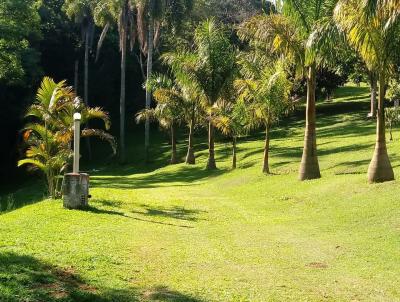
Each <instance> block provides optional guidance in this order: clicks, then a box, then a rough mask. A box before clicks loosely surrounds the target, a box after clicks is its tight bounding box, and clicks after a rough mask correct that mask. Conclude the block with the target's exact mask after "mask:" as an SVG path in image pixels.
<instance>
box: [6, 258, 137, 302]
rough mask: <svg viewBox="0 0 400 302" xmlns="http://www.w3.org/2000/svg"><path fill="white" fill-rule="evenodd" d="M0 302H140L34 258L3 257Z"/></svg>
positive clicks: (126, 293) (132, 294)
mask: <svg viewBox="0 0 400 302" xmlns="http://www.w3.org/2000/svg"><path fill="white" fill-rule="evenodd" d="M0 280H1V282H0V301H7V302H21V301H43V302H50V301H51V302H53V301H68V302H69V301H71V302H73V301H80V302H86V301H87V302H89V301H99V302H108V301H117V300H115V299H114V298H115V297H117V296H118V298H119V300H118V301H138V296H137V294H136V293H135V292H129V291H127V292H125V293H118V294H116V293H114V292H113V290H109V289H100V288H97V287H95V286H93V285H91V284H88V283H87V282H85V281H84V280H83V279H82V278H81V277H80V276H79V275H78V274H76V273H75V271H74V270H73V269H72V268H68V269H61V268H58V267H55V266H52V265H50V264H48V263H44V262H42V261H40V260H38V259H36V258H34V257H31V256H23V255H17V254H15V253H1V254H0Z"/></svg>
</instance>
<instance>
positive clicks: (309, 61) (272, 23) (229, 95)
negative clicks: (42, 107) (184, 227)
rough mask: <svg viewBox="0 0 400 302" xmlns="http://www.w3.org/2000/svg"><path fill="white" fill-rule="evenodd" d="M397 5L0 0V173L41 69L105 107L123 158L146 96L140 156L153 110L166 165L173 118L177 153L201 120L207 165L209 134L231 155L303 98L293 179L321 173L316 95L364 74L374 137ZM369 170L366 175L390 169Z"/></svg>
mask: <svg viewBox="0 0 400 302" xmlns="http://www.w3.org/2000/svg"><path fill="white" fill-rule="evenodd" d="M360 13H361V17H362V18H361V17H359V16H358V15H359V14H360ZM398 15H399V12H398V3H397V2H396V1H395V0H385V1H374V0H369V1H364V2H358V1H337V0H319V1H311V2H310V1H291V0H290V1H289V0H286V1H273V2H272V1H264V0H253V1H243V0H229V1H218V0H181V1H167V0H146V1H145V0H140V1H139V0H136V1H135V0H124V1H110V0H101V1H92V0H79V1H78V0H65V1H64V0H48V1H34V0H29V1H22V0H16V1H11V0H5V1H2V2H1V4H0V29H1V32H2V35H1V37H0V99H1V101H2V102H3V104H4V105H5V106H4V107H6V108H7V111H2V119H1V123H2V126H3V127H2V129H5V133H6V148H3V149H2V151H1V152H2V153H4V154H2V156H1V157H0V158H1V160H2V161H4V162H5V163H7V165H8V166H7V168H6V169H4V171H5V174H6V175H7V178H8V179H12V178H11V177H9V173H11V172H12V171H15V170H14V167H15V166H16V161H17V159H19V158H21V156H22V153H21V152H22V150H23V148H22V149H21V146H22V145H23V144H21V141H22V137H21V135H20V133H19V129H20V128H22V122H23V115H24V113H25V111H26V107H27V106H28V105H29V104H31V103H32V99H33V98H34V97H33V94H34V91H35V89H36V87H37V86H38V84H39V81H40V79H41V77H42V76H43V75H44V74H46V75H49V76H51V77H53V78H55V79H56V81H61V80H64V79H65V80H67V83H68V85H71V84H73V85H74V90H75V92H76V93H77V94H79V95H83V102H84V103H85V104H86V106H87V105H88V104H90V105H91V106H95V107H97V106H99V107H103V108H105V109H106V110H107V111H108V112H110V114H111V116H112V118H113V120H115V121H118V122H119V125H120V127H119V128H120V129H119V135H118V140H117V141H118V145H119V146H118V152H119V154H120V161H121V162H122V163H125V162H126V161H129V156H128V155H127V154H126V153H125V137H126V136H127V132H128V131H131V129H132V127H135V126H134V121H133V118H132V117H133V116H134V115H135V114H136V113H137V112H139V111H140V110H141V109H143V108H144V110H143V111H140V114H139V115H138V119H140V120H144V122H145V125H146V126H145V129H146V131H145V142H144V153H145V158H146V159H147V160H148V157H147V156H148V152H149V146H150V145H149V144H150V143H151V140H150V132H149V129H150V128H149V121H150V120H157V121H158V122H159V123H160V125H161V126H163V127H164V128H166V129H168V131H169V132H170V134H171V135H172V139H171V142H172V151H173V152H172V153H173V154H172V158H171V162H172V163H175V162H177V161H178V160H177V159H176V154H174V153H175V149H176V146H175V143H176V137H175V136H176V135H175V134H176V133H178V132H179V131H178V130H179V129H180V128H183V126H185V128H187V129H188V130H189V135H188V154H187V158H186V162H187V163H189V164H194V163H195V154H194V144H193V142H194V139H195V138H194V130H195V129H199V128H203V129H204V128H206V129H207V130H208V145H209V162H208V165H207V166H208V168H211V169H213V168H216V166H217V165H216V163H215V159H214V142H215V139H216V138H218V136H217V137H216V136H215V132H218V133H219V134H220V135H223V136H225V137H227V138H228V139H229V140H232V143H233V155H234V156H233V158H234V159H233V167H235V166H236V163H235V161H236V142H237V138H238V137H240V136H243V135H246V134H247V133H249V131H251V130H253V129H258V128H260V127H264V128H267V131H266V132H267V133H268V131H269V130H268V129H269V128H270V126H271V125H272V124H273V121H275V120H277V119H279V118H280V117H282V116H283V115H284V114H286V113H288V112H289V111H290V109H292V108H293V106H294V104H297V103H299V102H302V101H306V102H305V103H306V107H307V109H306V130H307V131H306V132H305V134H306V135H305V144H304V152H303V160H302V164H301V168H300V179H302V180H304V179H312V178H318V177H320V172H319V165H318V158H317V151H316V150H317V136H316V131H315V129H316V123H317V120H316V113H315V104H316V101H318V100H319V99H328V100H329V99H331V98H332V97H333V96H334V91H335V89H336V88H337V87H338V86H341V85H343V84H344V83H346V82H347V81H348V80H352V81H354V82H356V83H358V82H360V81H365V82H368V84H369V85H370V87H371V111H370V116H375V114H376V113H377V116H378V121H379V123H378V125H377V126H378V129H380V130H379V131H380V133H381V138H380V139H379V141H382V140H383V138H382V133H384V125H385V123H384V113H383V109H382V108H383V105H382V104H383V101H384V98H385V96H386V92H387V91H386V88H388V87H389V91H388V94H387V96H388V97H389V98H391V99H396V98H397V97H398V96H397V95H398V93H397V90H396V89H397V86H396V84H395V82H393V81H392V79H393V80H395V79H396V78H398V77H397V70H398V66H399V64H398V62H399V61H400V60H399V57H400V56H399V55H398V53H397V51H396V49H397V48H398V47H397V46H398V44H399V39H398V32H399V26H398V19H399V18H398ZM206 18H207V19H208V20H207V21H205V19H206ZM372 21H373V22H372ZM96 45H97V47H96ZM251 64H253V67H252V68H250V67H249V66H251ZM277 68H278V69H277ZM153 73H154V74H155V77H154V76H153V75H152V74H153ZM157 78H158V80H157ZM157 81H158V82H157ZM378 84H379V85H378ZM378 87H380V94H379V95H380V97H379V98H378V97H377V92H378ZM276 89H278V90H279V89H281V90H280V91H279V93H278V90H276ZM275 92H276V93H275ZM274 93H275V94H274ZM251 95H252V96H253V97H250V96H251ZM278 99H279V101H278ZM118 100H119V102H118ZM375 103H377V104H378V106H377V107H376V106H375ZM262 112H264V113H262ZM382 125H383V126H382ZM88 127H89V126H88ZM115 130H116V129H112V130H111V131H112V132H113V133H116V132H117V131H115ZM267 137H268V134H267ZM90 145H91V144H90V142H89V141H88V144H87V149H85V150H84V151H85V152H88V155H89V158H90V155H91V147H90ZM267 149H268V148H267V144H266V150H267ZM381 149H382V148H381ZM382 150H383V149H382ZM382 156H383V157H385V158H386V159H385V162H386V164H385V167H387V168H388V169H389V168H390V163H389V160H388V158H387V156H386V155H382ZM382 156H381V155H379V154H378V155H377V158H379V157H382ZM266 158H267V156H266ZM377 162H379V161H377ZM373 166H374V167H375V168H374V169H378V170H381V169H380V168H379V164H376V165H373ZM265 167H266V165H265V164H264V168H265ZM385 169H386V168H385ZM389 170H390V169H389ZM264 171H265V172H268V168H265V169H264ZM373 174H374V172H371V173H370V180H371V181H375V180H378V181H379V180H386V178H385V177H381V176H379V175H375V176H373ZM375 174H376V173H375ZM389 174H390V173H389ZM388 178H392V177H391V175H389V177H388Z"/></svg>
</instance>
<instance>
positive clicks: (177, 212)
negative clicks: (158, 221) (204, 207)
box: [132, 205, 205, 221]
mask: <svg viewBox="0 0 400 302" xmlns="http://www.w3.org/2000/svg"><path fill="white" fill-rule="evenodd" d="M141 208H142V211H132V213H134V214H141V215H144V216H149V217H163V218H172V219H177V220H184V221H198V220H200V218H199V217H198V215H199V214H201V213H205V211H201V210H192V209H185V208H184V207H179V206H173V207H161V206H160V207H150V206H148V205H141Z"/></svg>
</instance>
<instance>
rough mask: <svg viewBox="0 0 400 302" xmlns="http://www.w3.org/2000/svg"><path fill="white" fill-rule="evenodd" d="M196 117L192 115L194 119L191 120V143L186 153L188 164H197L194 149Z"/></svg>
mask: <svg viewBox="0 0 400 302" xmlns="http://www.w3.org/2000/svg"><path fill="white" fill-rule="evenodd" d="M194 123H195V121H194V117H192V120H191V121H190V126H189V145H188V151H187V155H186V163H187V164H188V165H194V164H196V158H195V156H194V149H193V131H194Z"/></svg>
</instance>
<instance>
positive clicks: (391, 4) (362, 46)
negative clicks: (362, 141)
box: [335, 0, 400, 182]
mask: <svg viewBox="0 0 400 302" xmlns="http://www.w3.org/2000/svg"><path fill="white" fill-rule="evenodd" d="M395 3H396V0H380V1H371V0H368V1H357V0H340V1H339V3H338V5H337V7H336V9H335V20H336V21H337V24H338V26H339V28H340V29H341V30H342V31H343V32H345V33H346V36H347V40H348V42H349V43H350V45H352V46H353V47H354V48H355V49H356V50H358V52H359V54H360V56H361V58H362V59H363V60H364V62H365V63H366V65H367V67H368V69H369V70H371V71H374V72H375V73H376V74H377V76H378V82H379V97H378V108H377V126H376V145H375V152H374V155H373V158H372V160H371V163H370V165H369V168H368V180H369V182H383V181H390V180H393V179H394V173H393V168H392V166H391V164H390V160H389V156H388V153H387V148H386V138H385V112H384V102H385V96H386V88H387V85H388V83H389V79H390V77H391V75H392V73H393V72H394V69H393V63H394V55H395V53H396V52H397V51H398V48H399V45H400V40H399V33H400V27H399V22H400V18H399V16H400V14H399V7H398V6H397V7H396V6H395ZM396 8H397V13H396Z"/></svg>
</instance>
